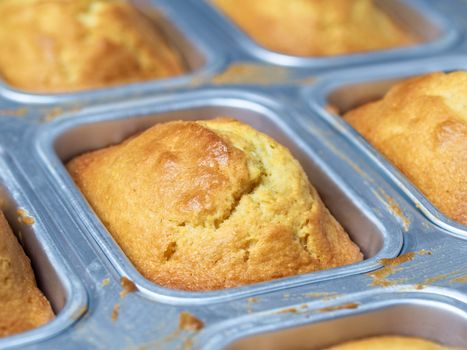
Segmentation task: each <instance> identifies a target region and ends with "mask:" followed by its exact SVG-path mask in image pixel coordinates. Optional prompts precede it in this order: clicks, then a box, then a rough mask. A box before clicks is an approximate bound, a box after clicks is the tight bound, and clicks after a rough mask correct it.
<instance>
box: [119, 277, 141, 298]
mask: <svg viewBox="0 0 467 350" xmlns="http://www.w3.org/2000/svg"><path fill="white" fill-rule="evenodd" d="M120 285H121V286H122V291H121V292H120V298H121V299H123V298H125V297H126V296H127V295H128V294H129V293H134V292H136V291H137V290H138V288H137V287H136V284H135V283H134V282H133V281H132V280H130V279H128V278H127V277H125V276H123V277H122V278H120Z"/></svg>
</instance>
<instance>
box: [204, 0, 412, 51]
mask: <svg viewBox="0 0 467 350" xmlns="http://www.w3.org/2000/svg"><path fill="white" fill-rule="evenodd" d="M212 1H213V3H214V4H215V5H216V6H217V7H218V8H219V9H220V10H221V11H222V12H224V13H225V14H226V15H227V16H229V17H230V18H231V19H232V20H233V21H234V22H235V23H236V24H237V25H238V26H239V27H240V28H241V29H243V30H244V31H245V32H246V33H247V34H248V35H249V36H251V38H252V39H253V40H254V41H256V42H257V43H258V44H260V45H262V46H264V47H265V48H267V49H270V50H273V51H277V52H280V53H285V54H289V55H296V56H332V55H341V54H350V53H356V52H365V51H373V50H382V49H389V48H394V47H398V46H405V45H409V44H412V43H414V42H415V38H413V37H412V36H411V35H410V34H409V33H406V32H404V31H403V30H402V29H401V28H399V27H398V26H397V25H396V24H395V23H394V22H393V21H392V20H391V19H390V18H389V16H388V15H386V14H385V13H384V11H382V10H381V9H380V8H379V7H378V6H376V5H375V3H374V2H373V1H372V0H288V1H284V0H262V1H251V0H212Z"/></svg>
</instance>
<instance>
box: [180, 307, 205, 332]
mask: <svg viewBox="0 0 467 350" xmlns="http://www.w3.org/2000/svg"><path fill="white" fill-rule="evenodd" d="M203 327H204V322H203V321H201V320H200V319H199V318H197V317H196V316H194V315H192V314H191V313H189V312H187V311H182V312H181V313H180V315H179V321H178V328H179V329H180V330H183V331H199V330H201V329H202V328H203Z"/></svg>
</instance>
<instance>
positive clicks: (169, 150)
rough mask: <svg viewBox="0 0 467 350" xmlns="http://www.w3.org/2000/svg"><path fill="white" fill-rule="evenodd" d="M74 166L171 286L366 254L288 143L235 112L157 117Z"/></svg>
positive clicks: (108, 220) (116, 227)
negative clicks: (232, 115)
mask: <svg viewBox="0 0 467 350" xmlns="http://www.w3.org/2000/svg"><path fill="white" fill-rule="evenodd" d="M67 167H68V170H69V171H70V174H71V175H72V177H73V179H74V180H75V181H76V183H77V185H78V186H79V187H80V189H81V191H82V192H83V194H84V195H85V196H86V198H87V199H88V201H89V203H90V204H91V206H92V207H93V208H94V210H95V211H96V213H97V215H98V216H99V217H100V218H101V220H102V221H103V223H104V224H105V225H106V226H107V228H108V229H109V231H110V232H111V233H112V235H113V236H114V238H115V239H116V241H117V242H118V243H119V245H120V246H121V248H122V249H123V251H124V252H125V253H126V254H127V256H128V257H129V258H130V260H131V261H132V262H133V264H135V266H136V268H137V269H138V270H139V271H140V272H141V273H142V274H143V275H144V276H145V277H147V278H148V279H150V280H152V281H154V282H157V283H159V284H162V285H165V286H168V287H172V288H179V289H185V290H211V289H220V288H226V287H234V286H239V285H243V284H248V283H254V282H259V281H265V280H269V279H273V278H279V277H284V276H290V275H294V274H299V273H305V272H310V271H316V270H321V269H325V268H330V267H336V266H340V265H345V264H350V263H353V262H356V261H359V260H361V259H362V255H361V253H360V251H359V249H358V247H357V246H356V245H355V244H354V243H353V242H352V241H351V240H350V239H349V237H348V235H347V234H346V233H345V231H344V230H343V228H342V227H341V226H340V225H339V224H338V223H337V221H336V220H335V219H334V218H333V217H332V216H331V215H330V214H329V212H328V210H327V209H326V207H325V206H324V205H323V203H322V202H321V200H320V199H319V196H318V195H317V193H316V191H315V189H314V188H313V187H312V186H311V185H310V184H309V182H308V179H307V178H306V175H305V173H304V171H303V169H302V168H301V167H300V165H299V164H298V162H297V161H296V160H295V159H294V158H293V157H292V156H291V154H290V153H289V151H288V150H287V149H286V148H284V147H283V146H281V145H279V144H278V143H277V142H275V141H274V140H272V139H271V138H269V137H267V136H266V135H264V134H261V133H259V132H257V131H256V130H254V129H253V128H251V127H249V126H247V125H245V124H243V123H240V122H237V121H234V120H231V119H215V120H211V121H199V122H170V123H165V124H157V125H156V126H154V127H152V128H150V129H148V130H146V131H145V132H143V133H142V134H140V135H138V136H137V137H134V138H131V139H129V140H127V141H125V142H124V143H122V144H120V145H116V146H113V147H108V148H104V149H101V150H98V151H95V152H90V153H86V154H84V155H82V156H79V157H77V158H75V159H73V160H72V161H71V162H69V163H68V165H67Z"/></svg>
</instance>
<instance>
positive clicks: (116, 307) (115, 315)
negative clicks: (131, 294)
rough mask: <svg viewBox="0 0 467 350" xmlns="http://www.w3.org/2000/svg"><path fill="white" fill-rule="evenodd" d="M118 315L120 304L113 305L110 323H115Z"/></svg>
mask: <svg viewBox="0 0 467 350" xmlns="http://www.w3.org/2000/svg"><path fill="white" fill-rule="evenodd" d="M119 313H120V304H118V303H117V304H115V305H114V307H113V309H112V321H114V322H115V321H117V319H118V315H119Z"/></svg>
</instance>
